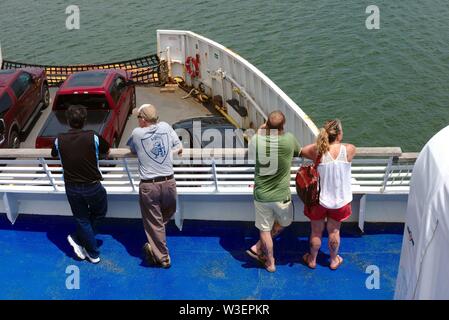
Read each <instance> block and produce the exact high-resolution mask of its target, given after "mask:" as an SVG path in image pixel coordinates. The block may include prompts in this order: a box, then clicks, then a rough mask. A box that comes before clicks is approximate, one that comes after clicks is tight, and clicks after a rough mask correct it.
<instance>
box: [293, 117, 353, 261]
mask: <svg viewBox="0 0 449 320" xmlns="http://www.w3.org/2000/svg"><path fill="white" fill-rule="evenodd" d="M342 140H343V128H342V125H341V122H340V120H338V119H335V120H331V121H327V122H326V123H325V124H324V127H323V128H321V129H320V134H319V135H318V138H317V141H316V143H314V144H310V145H307V146H305V147H304V148H303V149H302V150H301V156H302V157H305V158H308V159H311V160H314V161H316V160H317V159H319V160H320V164H319V165H318V172H319V174H320V203H319V204H318V205H315V206H312V207H310V208H307V207H305V208H304V214H305V215H306V216H307V217H308V218H309V219H310V223H311V234H310V252H308V253H306V254H305V255H304V256H303V261H304V263H305V264H306V265H307V266H308V267H309V268H312V269H315V268H316V258H317V255H318V251H319V250H320V248H321V238H322V235H323V231H324V227H325V226H326V225H327V232H328V234H329V241H328V245H329V252H330V264H329V267H330V268H331V269H332V270H336V269H337V268H338V267H339V266H340V265H341V264H342V263H343V258H342V257H341V256H339V255H338V248H339V246H340V226H341V222H342V221H344V220H346V219H347V218H349V216H350V215H351V201H352V190H351V161H352V158H353V157H354V155H355V152H356V148H355V146H354V145H352V144H343V143H342Z"/></svg>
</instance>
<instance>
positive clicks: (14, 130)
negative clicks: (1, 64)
mask: <svg viewBox="0 0 449 320" xmlns="http://www.w3.org/2000/svg"><path fill="white" fill-rule="evenodd" d="M49 104H50V92H49V90H48V83H47V77H46V75H45V70H44V69H41V68H26V69H5V70H0V148H18V147H19V146H20V142H21V141H23V139H24V137H25V135H26V134H27V133H28V132H29V129H31V127H32V125H33V124H34V123H35V121H34V120H36V119H37V117H38V116H39V115H40V111H41V110H42V109H45V108H46V107H48V105H49Z"/></svg>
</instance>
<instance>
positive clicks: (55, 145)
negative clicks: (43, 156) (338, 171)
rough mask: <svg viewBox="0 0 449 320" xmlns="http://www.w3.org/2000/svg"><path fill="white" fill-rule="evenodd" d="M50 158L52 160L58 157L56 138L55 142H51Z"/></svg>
mask: <svg viewBox="0 0 449 320" xmlns="http://www.w3.org/2000/svg"><path fill="white" fill-rule="evenodd" d="M51 156H52V157H54V158H56V157H59V149H58V138H56V139H55V142H53V146H52V148H51Z"/></svg>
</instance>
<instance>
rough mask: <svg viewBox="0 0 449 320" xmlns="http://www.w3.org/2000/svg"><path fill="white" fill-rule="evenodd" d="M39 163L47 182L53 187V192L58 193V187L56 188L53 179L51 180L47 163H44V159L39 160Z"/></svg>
mask: <svg viewBox="0 0 449 320" xmlns="http://www.w3.org/2000/svg"><path fill="white" fill-rule="evenodd" d="M39 162H40V163H41V165H42V167H43V168H44V170H45V174H46V175H47V178H48V180H49V181H50V183H51V185H52V186H53V189H55V191H58V190H59V189H58V187H57V186H56V182H55V179H54V178H53V176H52V174H51V172H50V170H48V165H47V162H46V161H45V159H44V158H42V157H41V158H39Z"/></svg>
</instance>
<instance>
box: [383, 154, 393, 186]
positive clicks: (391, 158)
mask: <svg viewBox="0 0 449 320" xmlns="http://www.w3.org/2000/svg"><path fill="white" fill-rule="evenodd" d="M392 164H393V157H390V158H389V159H388V164H387V168H386V170H385V177H384V183H383V185H382V188H381V189H380V192H381V193H383V192H384V191H385V188H386V187H387V182H388V177H389V176H390V171H391V166H392Z"/></svg>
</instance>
